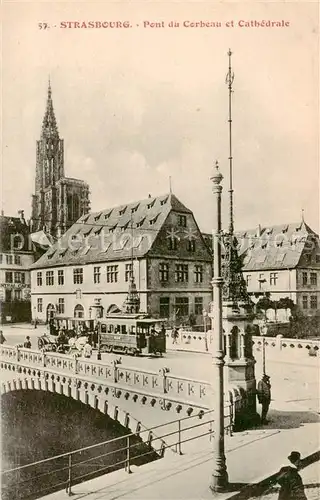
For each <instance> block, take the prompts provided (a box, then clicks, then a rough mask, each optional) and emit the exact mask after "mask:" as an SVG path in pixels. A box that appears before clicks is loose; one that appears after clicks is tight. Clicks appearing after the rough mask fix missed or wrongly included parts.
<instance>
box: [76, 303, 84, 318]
mask: <svg viewBox="0 0 320 500" xmlns="http://www.w3.org/2000/svg"><path fill="white" fill-rule="evenodd" d="M74 317H75V318H83V317H84V309H83V306H82V305H81V304H78V305H76V307H75V308H74Z"/></svg>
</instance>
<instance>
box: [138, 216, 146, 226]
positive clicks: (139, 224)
mask: <svg viewBox="0 0 320 500" xmlns="http://www.w3.org/2000/svg"><path fill="white" fill-rule="evenodd" d="M144 221H145V217H144V218H143V219H142V220H141V221H139V222H137V227H141V226H142V225H143V223H144Z"/></svg>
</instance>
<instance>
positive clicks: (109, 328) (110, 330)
mask: <svg viewBox="0 0 320 500" xmlns="http://www.w3.org/2000/svg"><path fill="white" fill-rule="evenodd" d="M112 332H113V325H108V333H112Z"/></svg>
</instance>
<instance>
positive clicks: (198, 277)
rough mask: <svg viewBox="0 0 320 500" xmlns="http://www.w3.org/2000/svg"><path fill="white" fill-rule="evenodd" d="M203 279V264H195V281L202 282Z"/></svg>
mask: <svg viewBox="0 0 320 500" xmlns="http://www.w3.org/2000/svg"><path fill="white" fill-rule="evenodd" d="M202 281H203V266H201V265H198V266H194V282H195V283H202Z"/></svg>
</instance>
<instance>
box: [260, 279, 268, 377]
mask: <svg viewBox="0 0 320 500" xmlns="http://www.w3.org/2000/svg"><path fill="white" fill-rule="evenodd" d="M258 281H259V283H260V288H262V285H263V284H264V283H266V281H267V280H266V279H265V278H260V279H259V280H258ZM266 296H267V295H266V291H265V290H263V297H264V298H266ZM267 333H268V327H267V309H265V310H264V318H263V323H262V325H260V335H261V337H262V375H265V374H266V343H265V336H266V335H267Z"/></svg>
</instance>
